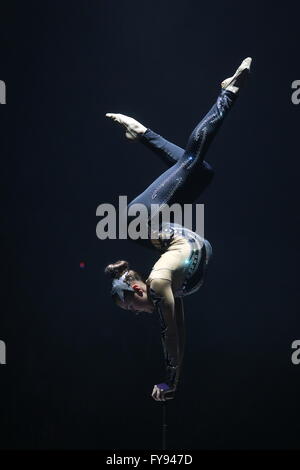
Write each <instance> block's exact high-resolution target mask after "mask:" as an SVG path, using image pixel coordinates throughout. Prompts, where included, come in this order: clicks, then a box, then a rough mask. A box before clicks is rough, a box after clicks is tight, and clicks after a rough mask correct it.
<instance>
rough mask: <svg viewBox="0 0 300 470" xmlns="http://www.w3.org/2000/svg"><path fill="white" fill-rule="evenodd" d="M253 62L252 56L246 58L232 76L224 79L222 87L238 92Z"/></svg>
mask: <svg viewBox="0 0 300 470" xmlns="http://www.w3.org/2000/svg"><path fill="white" fill-rule="evenodd" d="M251 62H252V58H251V57H247V58H246V59H244V60H243V62H242V63H241V65H240V66H239V68H238V69H237V70H236V72H235V74H234V75H233V76H232V77H229V78H226V80H223V82H222V83H221V87H222V88H224V89H226V90H229V91H232V92H233V93H237V92H238V91H239V89H240V87H241V85H242V84H243V83H244V80H245V78H246V77H247V76H248V74H249V72H250V66H251Z"/></svg>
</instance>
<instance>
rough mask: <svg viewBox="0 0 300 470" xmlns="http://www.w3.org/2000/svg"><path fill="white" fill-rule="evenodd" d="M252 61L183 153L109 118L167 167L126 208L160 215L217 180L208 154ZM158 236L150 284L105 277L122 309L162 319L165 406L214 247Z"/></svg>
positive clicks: (160, 389)
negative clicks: (187, 306)
mask: <svg viewBox="0 0 300 470" xmlns="http://www.w3.org/2000/svg"><path fill="white" fill-rule="evenodd" d="M251 61H252V59H251V57H248V58H246V59H245V60H244V61H243V62H242V63H241V65H240V66H239V68H238V69H237V70H236V72H235V74H234V75H233V76H232V77H230V78H228V79H226V80H224V81H223V82H222V84H221V87H222V90H221V93H220V94H219V96H218V98H217V101H216V103H215V104H214V105H213V107H212V108H211V109H210V111H209V112H208V113H207V115H206V116H205V117H204V118H203V119H202V121H201V122H199V124H197V126H196V127H195V129H194V130H193V132H192V133H191V135H190V137H189V139H188V142H187V146H186V148H185V149H182V148H180V147H178V146H177V145H175V144H173V143H171V142H168V141H167V140H166V139H164V138H163V137H162V136H160V135H158V134H156V133H155V132H154V131H152V130H151V129H150V128H147V127H145V126H143V125H142V124H140V123H139V122H138V121H136V120H135V119H133V118H131V117H128V116H125V115H123V114H113V113H107V114H106V116H107V117H109V118H111V119H113V120H114V121H116V122H118V123H120V124H122V125H123V126H124V127H125V128H126V137H127V138H128V139H131V140H135V141H139V142H142V143H143V144H145V145H146V146H147V147H148V148H150V149H152V150H153V151H154V152H155V153H157V154H158V155H159V156H160V157H162V158H163V160H164V161H165V162H167V163H168V165H169V168H168V169H167V170H166V171H165V172H164V173H163V174H162V175H161V176H159V177H158V178H157V179H156V180H155V181H154V182H153V183H152V184H151V185H150V186H149V187H148V188H147V189H145V191H144V192H143V193H141V194H140V195H139V196H137V197H136V198H135V199H134V200H133V201H131V202H130V204H129V205H128V208H129V207H131V206H132V205H133V204H137V203H140V204H144V206H146V208H147V209H148V210H149V213H150V209H151V204H158V206H156V207H159V210H162V208H163V207H164V206H165V205H166V204H168V205H172V204H174V203H179V204H186V203H191V202H194V201H195V199H196V198H197V197H198V196H199V195H200V194H201V193H202V191H203V190H204V189H205V187H207V185H208V184H209V183H210V181H211V179H212V176H213V170H212V168H211V166H210V165H209V164H208V163H207V162H206V161H204V155H205V154H206V151H207V149H208V147H209V145H210V143H211V141H212V139H213V137H214V136H215V135H216V133H217V131H218V129H219V128H220V125H221V124H222V122H223V120H224V118H225V116H226V115H227V113H228V111H229V110H230V108H231V106H232V105H233V103H234V102H235V100H236V98H237V96H238V94H239V91H240V87H241V86H242V84H243V82H244V80H245V78H246V77H247V76H248V74H249V71H250V66H251ZM158 235H159V236H158V237H155V238H153V239H152V238H151V235H150V237H149V240H148V243H149V244H150V245H151V246H152V247H154V248H155V249H158V250H160V252H162V254H161V256H160V258H159V259H158V261H157V262H156V263H155V264H154V266H153V267H152V269H151V272H150V274H149V276H148V278H147V279H146V280H143V279H142V276H141V275H140V274H139V273H138V272H136V271H134V270H132V269H130V266H129V263H128V262H127V261H117V262H115V263H113V264H109V265H108V266H107V267H106V268H105V272H106V273H108V274H110V275H111V277H112V278H113V280H112V291H111V295H112V297H113V300H114V301H115V302H116V303H117V305H118V306H120V307H121V308H123V309H126V310H132V311H134V312H140V311H143V312H148V313H156V314H158V316H159V319H160V325H161V337H162V343H163V348H164V357H165V365H166V378H165V381H164V382H163V383H160V384H156V385H154V388H153V391H152V397H153V398H154V399H155V400H157V401H165V400H168V399H172V398H174V394H175V391H176V389H177V386H178V381H179V375H180V373H181V370H182V362H183V354H184V344H185V325H184V310H183V297H184V296H186V295H190V294H193V293H195V292H196V291H197V290H198V289H199V288H200V287H201V285H202V284H203V282H204V277H205V272H206V267H207V264H208V262H209V258H210V256H211V254H212V248H211V245H210V243H209V242H208V241H207V240H205V239H204V238H202V237H201V236H200V235H199V234H197V233H196V232H194V231H192V230H191V229H188V228H187V227H183V226H181V225H179V224H176V223H171V222H166V221H163V222H162V223H161V224H160V225H159V234H158Z"/></svg>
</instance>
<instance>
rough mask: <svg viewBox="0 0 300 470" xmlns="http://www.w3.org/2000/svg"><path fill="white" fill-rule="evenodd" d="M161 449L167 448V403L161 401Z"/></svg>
mask: <svg viewBox="0 0 300 470" xmlns="http://www.w3.org/2000/svg"><path fill="white" fill-rule="evenodd" d="M162 408H163V423H162V450H166V449H167V403H166V402H163V404H162Z"/></svg>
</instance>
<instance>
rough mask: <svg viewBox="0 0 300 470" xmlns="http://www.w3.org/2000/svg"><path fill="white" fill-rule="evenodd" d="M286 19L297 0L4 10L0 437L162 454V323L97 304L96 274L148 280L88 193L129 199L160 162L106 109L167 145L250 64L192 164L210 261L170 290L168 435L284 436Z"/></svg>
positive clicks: (294, 148) (234, 444) (288, 172)
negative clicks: (208, 169)
mask: <svg viewBox="0 0 300 470" xmlns="http://www.w3.org/2000/svg"><path fill="white" fill-rule="evenodd" d="M299 13H300V9H299V6H298V7H297V3H296V2H294V3H293V2H283V3H282V2H279V3H275V2H274V3H273V2H272V3H266V2H256V1H252V2H245V3H244V2H232V1H227V2H199V1H192V0H186V1H184V2H183V1H174V0H173V1H163V2H145V1H137V0H133V1H131V2H123V1H109V0H106V1H95V0H89V1H88V2H86V1H83V0H81V1H79V0H77V1H73V2H71V1H66V0H64V1H58V0H55V1H51V2H50V1H42V2H38V1H26V2H22V1H19V2H17V1H9V2H8V1H7V2H2V3H1V7H0V23H1V25H0V26H1V28H0V39H1V50H0V53H1V55H0V64H1V67H0V79H1V80H4V81H5V82H6V86H7V104H6V105H5V106H1V108H0V115H1V142H0V149H1V172H0V175H1V176H0V178H1V189H2V191H3V195H2V202H3V205H2V210H1V267H2V274H3V279H2V284H1V286H2V289H1V291H2V293H1V297H2V301H1V304H2V308H1V323H0V339H2V340H4V341H5V342H6V345H7V365H5V366H4V365H1V366H0V385H1V390H0V393H1V401H0V409H1V425H0V426H1V428H0V447H1V448H2V449H54V448H56V449H105V448H106V449H130V448H136V449H148V448H160V446H161V413H162V409H161V403H158V402H155V401H154V400H153V399H152V398H151V396H150V394H151V391H152V387H153V385H154V384H155V383H157V382H158V381H161V379H162V378H163V358H162V349H161V343H160V337H159V325H158V322H157V319H156V318H152V317H151V316H147V315H146V314H145V315H141V316H138V317H135V316H134V315H133V314H132V313H131V312H126V311H123V310H121V309H118V308H117V307H116V306H115V305H113V304H112V302H111V300H110V297H109V295H108V292H109V289H110V283H109V280H108V279H107V278H106V277H105V275H104V273H103V270H104V267H105V266H106V265H107V264H108V263H110V262H113V261H116V260H118V259H126V260H128V261H129V262H130V263H131V266H132V267H133V268H134V269H136V270H138V271H141V272H142V273H143V274H144V275H147V274H148V273H149V271H150V269H151V266H152V265H153V263H154V261H155V260H156V259H157V257H158V253H155V252H153V253H151V252H150V251H149V252H148V251H147V250H145V249H144V248H142V247H140V246H138V245H137V246H134V244H132V243H131V242H128V241H126V240H105V241H100V240H99V239H98V238H97V237H96V232H95V229H96V224H97V222H98V220H99V218H97V217H96V208H97V206H98V205H99V204H102V203H104V202H107V203H113V204H117V202H118V196H119V195H127V196H128V200H131V199H133V198H134V197H135V196H136V195H137V194H139V193H140V192H141V191H143V190H144V188H145V187H146V186H147V185H148V184H150V183H151V182H152V180H153V179H154V178H156V177H157V176H158V175H159V174H160V173H161V172H162V171H164V170H165V169H166V166H165V165H164V164H163V162H162V161H160V160H159V158H158V157H157V156H156V155H155V154H153V153H151V152H150V150H148V149H146V148H144V147H143V146H142V145H141V144H139V143H132V142H130V141H128V140H127V139H126V138H125V135H124V131H123V128H121V127H120V126H119V125H117V124H115V123H113V122H112V121H110V120H108V119H107V118H106V117H105V113H106V112H120V113H123V114H127V115H129V116H132V117H135V118H136V119H138V120H139V121H140V122H142V123H143V124H144V125H146V126H147V127H150V128H151V129H153V130H155V131H156V132H158V133H160V134H161V135H163V136H164V137H166V138H167V139H169V140H171V141H173V142H174V143H177V144H178V145H180V146H181V147H184V146H185V144H186V142H187V139H188V136H189V134H190V132H191V131H192V129H193V127H194V126H195V125H196V124H197V122H198V121H199V120H200V119H201V117H202V116H203V115H204V114H205V113H206V112H207V111H208V109H209V107H210V106H211V105H212V104H213V102H214V100H215V98H216V96H217V93H218V91H219V87H220V82H221V81H222V80H223V79H224V78H227V77H228V76H230V75H232V73H233V72H234V70H235V69H236V67H237V66H238V65H239V63H240V62H241V60H242V59H244V58H245V57H247V56H251V57H253V64H252V73H251V76H250V79H249V81H248V83H247V86H246V87H245V89H244V90H243V92H242V93H241V96H240V98H239V100H238V102H237V103H236V105H235V106H234V108H233V109H232V111H231V113H230V115H229V116H228V118H227V120H226V122H225V123H224V126H223V127H222V129H221V130H220V132H219V134H218V136H217V137H216V139H215V141H214V142H213V144H212V146H211V148H210V150H209V153H208V154H207V156H206V159H207V160H208V161H209V162H210V163H211V164H212V165H213V167H214V168H215V171H216V176H215V178H214V181H213V183H212V185H211V186H210V188H209V189H208V190H207V191H206V192H205V194H203V197H202V198H201V200H200V201H199V202H203V203H204V204H205V235H206V238H208V240H210V242H211V244H212V246H213V249H214V260H213V262H212V266H211V269H210V272H209V278H208V282H207V284H206V285H205V287H203V288H202V289H201V290H200V291H198V292H197V294H195V295H193V296H191V297H188V298H186V300H185V312H186V324H187V346H186V354H185V364H184V373H183V376H182V379H181V383H180V388H179V390H178V394H177V396H176V399H175V400H174V401H172V402H170V403H169V404H168V406H169V410H168V424H169V435H168V446H169V448H177V449H232V448H236V449H263V448H268V449H291V448H299V432H300V414H299V374H300V365H299V366H295V365H293V364H292V362H291V354H292V349H291V343H292V342H293V341H294V340H295V339H300V325H299V308H298V305H299V287H298V264H299V249H298V243H299V206H298V192H299V169H300V163H299V145H298V140H299V113H300V105H298V106H296V105H294V104H293V103H292V101H291V94H292V90H291V83H292V82H293V81H294V80H297V79H300V67H299V18H300V16H299ZM82 261H83V262H85V264H86V267H85V268H84V269H81V268H80V262H82Z"/></svg>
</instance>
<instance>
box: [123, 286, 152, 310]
mask: <svg viewBox="0 0 300 470" xmlns="http://www.w3.org/2000/svg"><path fill="white" fill-rule="evenodd" d="M118 305H119V307H121V308H123V309H124V310H131V311H132V312H148V313H152V312H153V311H154V305H153V303H152V302H151V301H150V300H149V299H148V295H147V291H146V290H143V289H142V288H139V289H137V290H136V292H134V293H133V294H129V295H128V294H127V295H125V296H124V302H122V301H121V300H120V301H119V302H118Z"/></svg>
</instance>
